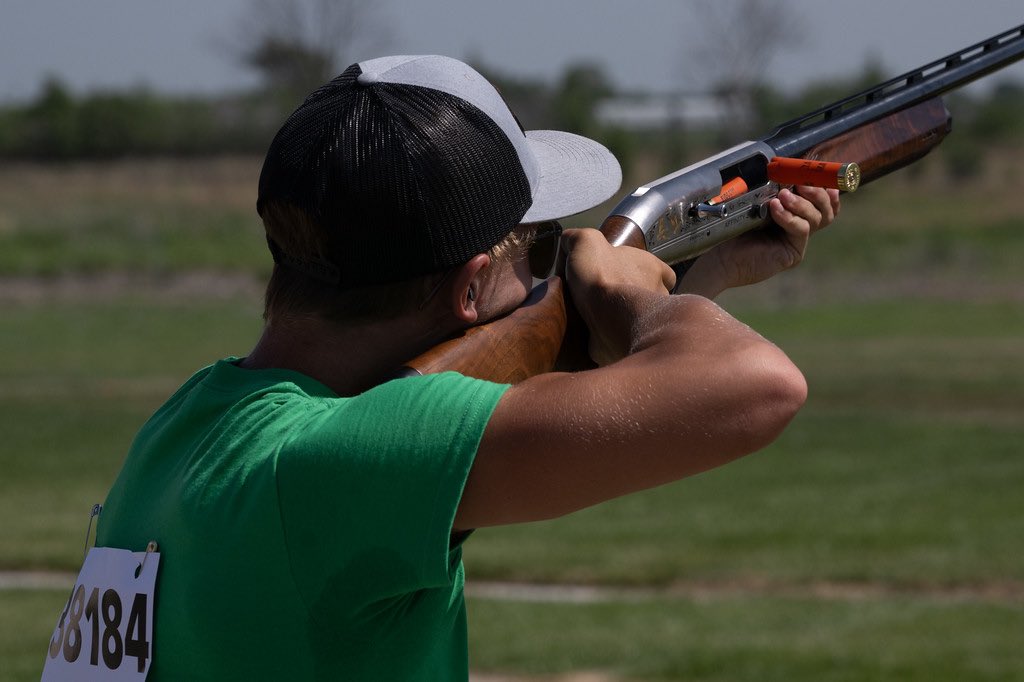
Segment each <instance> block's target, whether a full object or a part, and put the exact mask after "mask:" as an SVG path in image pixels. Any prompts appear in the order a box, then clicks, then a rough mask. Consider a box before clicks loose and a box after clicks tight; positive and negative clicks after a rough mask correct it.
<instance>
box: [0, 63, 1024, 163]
mask: <svg viewBox="0 0 1024 682" xmlns="http://www.w3.org/2000/svg"><path fill="white" fill-rule="evenodd" d="M475 66H476V67H477V68H478V70H480V71H481V72H482V73H483V74H484V75H485V76H486V77H487V78H488V79H490V80H491V81H492V82H493V83H495V84H496V85H497V87H498V88H499V90H500V91H501V93H502V95H503V96H504V97H505V98H506V100H508V102H509V104H510V106H511V107H512V109H513V110H514V111H516V112H517V114H518V115H519V117H520V120H521V121H522V122H523V124H524V126H526V127H527V128H554V129H561V130H568V131H571V132H576V133H579V134H582V135H587V136H589V137H593V138H595V139H598V140H601V141H602V142H604V143H605V144H606V145H608V146H609V147H610V148H611V149H612V151H614V152H615V153H616V155H617V156H619V158H620V160H622V161H623V163H624V165H626V166H627V168H628V166H629V164H630V163H631V161H632V160H633V159H635V158H637V157H639V156H641V155H646V156H647V157H650V156H651V155H655V156H657V157H659V159H660V160H661V161H662V162H663V163H664V164H665V165H666V166H669V167H670V166H673V165H678V164H680V163H684V162H686V161H692V160H694V158H695V157H694V155H695V154H699V153H702V152H704V151H706V150H709V149H710V150H714V149H715V148H718V147H721V146H723V145H727V144H731V143H734V142H735V141H736V140H738V139H744V136H750V135H756V134H758V133H763V132H766V131H767V130H769V129H770V128H771V127H772V126H774V125H776V124H778V123H780V122H782V121H785V120H788V119H789V118H792V117H794V116H797V115H799V114H802V113H805V112H807V111H810V110H813V109H815V108H817V107H819V106H821V105H823V104H826V103H828V102H830V101H833V100H835V99H838V98H840V97H842V96H845V95H848V94H851V93H853V92H856V91H858V90H860V89H863V88H865V87H868V86H870V85H873V84H874V83H877V82H879V81H880V80H883V77H882V74H881V70H880V69H878V68H877V67H874V66H870V65H868V66H866V67H865V68H864V69H863V70H862V72H861V73H859V74H857V75H856V76H853V77H851V78H849V79H847V80H844V81H841V82H835V81H832V82H829V83H819V84H810V85H808V86H807V87H805V88H804V89H802V90H800V91H798V92H795V93H785V92H783V91H780V90H777V89H774V88H772V87H771V86H768V85H759V86H756V87H754V88H753V89H752V90H751V92H750V93H749V96H748V97H747V101H748V106H749V111H748V112H747V115H746V116H745V117H744V118H743V121H742V124H738V123H737V121H736V120H733V121H726V120H723V121H722V122H721V123H720V124H718V125H716V126H713V127H710V128H708V127H703V128H701V129H686V128H685V126H679V125H666V126H664V127H663V128H659V129H655V130H650V129H648V130H644V131H636V130H625V129H623V128H622V127H617V126H615V125H609V124H607V123H603V122H602V121H601V120H599V119H598V117H597V116H596V113H595V112H596V110H597V106H598V104H599V103H600V102H602V101H604V100H606V99H608V98H612V97H619V98H624V97H625V98H628V97H631V96H635V97H642V96H643V95H642V93H641V94H631V93H628V92H623V91H620V90H619V89H617V88H616V87H615V85H614V84H613V83H612V82H611V80H610V79H609V78H608V77H607V75H606V74H605V73H604V72H603V70H602V69H601V67H600V66H599V65H596V64H589V63H583V64H576V65H572V66H570V67H568V68H567V69H566V70H565V71H564V72H563V73H562V75H561V76H560V77H559V78H558V79H556V80H555V81H554V82H544V81H540V80H530V79H523V78H518V77H515V76H512V75H509V74H507V73H503V72H500V71H497V70H495V69H493V68H490V67H488V66H487V65H484V64H475ZM301 97H302V94H301V93H299V92H298V91H297V90H296V89H295V88H291V87H288V86H287V85H286V82H285V83H282V81H281V80H270V79H268V82H267V83H266V84H265V85H264V86H263V87H260V88H258V89H255V90H253V91H250V92H245V93H235V94H230V95H222V96H172V95H166V94H160V93H158V92H155V91H153V90H150V89H146V88H135V89H129V90H121V91H105V92H95V93H90V94H81V95H76V94H74V93H73V92H72V91H71V90H70V89H69V88H68V87H67V86H66V85H65V84H64V83H62V82H61V81H60V80H58V79H55V78H51V79H48V80H47V81H46V82H45V83H44V84H43V85H42V87H41V88H40V91H39V93H38V94H37V95H36V96H35V97H34V98H32V99H31V100H29V101H27V102H23V103H15V104H8V105H6V106H3V107H0V158H2V159H7V160H31V161H43V162H61V161H71V160H79V159H88V160H98V159H114V158H123V157H154V156H217V155H227V154H262V153H263V152H264V151H265V150H266V147H267V145H268V144H269V142H270V140H271V138H272V137H273V135H274V133H275V132H276V130H277V128H278V126H279V125H280V124H281V122H282V121H283V120H284V118H285V117H286V116H287V114H288V112H290V111H291V110H292V109H293V108H294V107H295V106H297V104H298V103H299V102H300V101H301ZM947 103H948V105H949V107H950V109H951V110H952V112H953V114H954V121H955V126H954V127H955V130H956V134H955V135H953V136H952V137H951V138H950V140H948V141H947V145H950V144H952V151H953V152H954V154H953V158H954V163H956V164H957V165H958V168H954V169H953V170H954V172H955V173H960V174H964V175H966V174H970V172H971V171H972V170H973V168H972V164H973V165H976V164H977V163H978V160H977V158H975V157H976V156H977V154H978V153H979V152H977V151H976V150H979V149H981V148H983V147H990V146H992V145H994V144H1012V143H1015V142H1016V143H1019V142H1024V86H1022V85H1021V84H1019V83H1012V82H1004V83H1001V84H999V85H997V86H995V87H993V88H991V89H989V90H988V91H987V92H986V93H984V94H980V95H979V94H966V93H964V92H962V91H960V92H957V93H954V94H953V95H952V96H951V97H949V98H947ZM958 150H959V151H958ZM972 150H975V151H972ZM696 158H699V157H696Z"/></svg>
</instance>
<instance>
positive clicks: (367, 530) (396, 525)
mask: <svg viewBox="0 0 1024 682" xmlns="http://www.w3.org/2000/svg"><path fill="white" fill-rule="evenodd" d="M506 388H508V386H507V385H504V384H494V383H490V382H485V381H479V380H476V379H470V378H468V377H465V376H462V375H460V374H455V373H445V374H437V375H429V376H425V377H415V378H409V379H399V380H395V381H391V382H388V383H386V384H383V385H381V386H378V387H376V388H374V389H372V390H370V391H368V392H367V393H364V394H362V395H360V396H358V397H355V398H351V399H348V400H339V401H336V402H337V404H336V405H332V407H331V408H329V409H327V410H324V411H322V412H321V413H319V414H318V415H317V416H316V417H315V418H313V419H311V420H310V423H309V424H308V426H306V427H305V428H303V429H302V433H297V434H292V436H291V437H290V439H289V441H288V444H287V445H286V446H285V447H284V448H283V449H282V451H281V452H280V454H279V456H278V463H277V481H278V501H279V505H280V512H281V520H282V529H283V532H284V535H285V542H286V545H287V547H288V552H289V555H290V561H291V564H292V573H293V576H294V578H295V580H296V584H297V586H298V587H299V589H300V591H301V592H303V594H304V597H305V598H306V599H307V600H309V602H310V603H313V602H318V603H321V606H322V605H323V604H322V602H323V601H324V600H325V599H327V600H328V601H331V602H335V603H337V604H343V605H344V607H345V608H359V607H361V606H364V605H366V604H368V603H372V602H373V601H375V600H377V599H381V598H385V597H389V596H395V595H399V594H404V593H407V592H411V591H414V590H417V589H423V588H429V587H437V586H441V585H445V584H448V583H449V582H450V580H451V579H452V577H453V571H454V566H453V565H452V563H453V562H452V558H451V556H450V555H449V547H448V543H449V535H450V533H451V530H452V523H453V521H454V518H455V512H456V510H457V508H458V504H459V500H460V499H461V496H462V490H463V487H464V485H465V482H466V477H467V476H468V474H469V470H470V468H471V467H472V464H473V458H474V457H475V455H476V451H477V447H478V446H479V444H480V439H481V437H482V436H483V432H484V428H485V427H486V425H487V421H488V420H489V419H490V416H491V414H492V412H493V411H494V408H495V406H496V405H497V403H498V400H499V399H500V398H501V396H502V394H503V393H504V391H505V389H506ZM456 564H457V561H456Z"/></svg>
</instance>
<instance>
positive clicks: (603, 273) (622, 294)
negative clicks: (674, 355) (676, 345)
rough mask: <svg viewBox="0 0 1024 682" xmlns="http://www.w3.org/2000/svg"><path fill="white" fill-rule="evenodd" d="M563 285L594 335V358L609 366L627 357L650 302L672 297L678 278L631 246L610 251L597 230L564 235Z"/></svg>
mask: <svg viewBox="0 0 1024 682" xmlns="http://www.w3.org/2000/svg"><path fill="white" fill-rule="evenodd" d="M562 251H563V253H564V254H565V257H566V261H565V281H566V285H567V287H568V289H569V292H570V294H571V295H572V300H573V303H574V304H575V305H576V308H577V310H579V312H580V315H581V317H582V318H583V321H584V322H585V323H586V325H587V329H589V331H590V357H591V358H592V359H593V360H594V362H596V363H597V364H598V365H607V364H610V363H612V362H615V361H617V360H619V359H621V358H623V357H624V356H626V355H627V354H628V353H629V351H630V347H631V346H632V332H633V331H634V327H635V325H634V321H635V320H636V318H637V317H638V316H640V315H641V314H642V313H643V312H645V310H646V309H647V308H648V307H649V305H650V303H651V298H652V297H658V296H668V295H669V292H670V291H671V290H672V287H674V286H675V280H676V276H675V273H674V272H673V271H672V268H670V267H669V266H668V265H666V264H665V263H663V262H662V261H661V260H659V259H658V258H657V257H656V256H654V255H652V254H650V253H648V252H647V251H643V250H641V249H635V248H633V247H629V246H612V245H611V244H609V243H608V240H607V239H605V237H604V235H602V234H601V233H600V232H599V231H597V230H594V229H577V230H566V231H565V233H564V234H563V235H562Z"/></svg>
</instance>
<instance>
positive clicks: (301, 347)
mask: <svg viewBox="0 0 1024 682" xmlns="http://www.w3.org/2000/svg"><path fill="white" fill-rule="evenodd" d="M451 331H453V330H446V329H444V327H443V326H442V325H440V324H437V321H436V320H435V321H433V323H431V322H428V321H426V320H422V319H418V318H412V319H410V318H397V319H394V320H383V321H373V322H367V323H363V324H352V325H340V324H337V323H332V322H327V321H324V320H320V319H316V318H305V319H301V320H289V321H287V322H280V323H276V324H275V323H274V322H273V321H272V322H270V323H268V324H267V326H266V327H265V328H264V330H263V335H262V336H261V337H260V340H259V342H258V343H257V344H256V346H255V348H253V350H252V352H251V353H250V354H249V355H248V356H247V357H246V358H245V360H243V361H242V363H241V366H242V367H245V368H248V369H269V368H280V369H289V370H293V371H296V372H300V373H302V374H305V375H306V376H309V377H312V378H313V379H316V380H317V381H319V382H320V383H322V384H324V385H325V386H327V387H328V388H330V389H331V390H333V391H334V392H335V393H337V394H338V395H340V396H353V395H358V394H360V393H362V392H364V391H366V390H368V389H370V388H373V387H374V386H376V385H378V384H381V383H384V382H385V381H388V380H389V379H391V378H393V377H394V376H395V373H396V371H397V370H398V368H399V367H401V366H402V365H403V364H404V363H406V362H408V361H409V360H411V359H412V358H414V357H416V356H418V355H420V354H421V353H423V352H424V351H426V350H428V349H430V348H432V347H433V346H435V345H437V344H438V343H439V342H440V341H442V340H443V339H444V338H446V337H447V336H448V335H449V334H450V333H451Z"/></svg>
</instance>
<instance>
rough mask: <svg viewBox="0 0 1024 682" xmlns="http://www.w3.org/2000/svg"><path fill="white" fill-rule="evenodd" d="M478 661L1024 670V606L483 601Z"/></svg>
mask: <svg viewBox="0 0 1024 682" xmlns="http://www.w3.org/2000/svg"><path fill="white" fill-rule="evenodd" d="M469 619H470V627H469V631H470V662H471V665H472V667H473V668H474V669H477V670H490V671H501V672H515V673H520V674H530V675H550V674H559V673H568V672H574V671H600V672H602V673H605V674H611V675H613V676H615V678H622V679H634V680H690V681H693V682H712V681H715V682H726V681H733V682H738V681H741V680H746V681H750V682H762V681H763V680H815V681H816V682H864V681H866V680H871V681H877V682H882V681H889V680H891V681H893V682H897V681H898V682H914V681H920V682H943V681H948V682H965V681H971V680H986V681H990V682H992V681H996V680H1007V681H1009V680H1019V679H1021V674H1022V671H1024V653H1022V652H1021V649H1020V633H1021V632H1024V608H1022V607H1021V606H1020V605H1017V606H1000V605H996V604H962V603H943V602H936V601H930V600H927V599H923V600H922V599H905V598H894V599H886V600H858V601H833V600H821V599H817V600H812V599H797V598H785V597H750V596H738V597H723V598H710V599H702V600H699V601H694V600H684V599H661V600H658V601H640V602H629V603H621V602H620V603H615V602H611V603H600V604H547V603H546V604H532V603H510V602H496V601H487V600H472V601H471V602H470V605H469Z"/></svg>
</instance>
